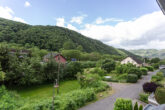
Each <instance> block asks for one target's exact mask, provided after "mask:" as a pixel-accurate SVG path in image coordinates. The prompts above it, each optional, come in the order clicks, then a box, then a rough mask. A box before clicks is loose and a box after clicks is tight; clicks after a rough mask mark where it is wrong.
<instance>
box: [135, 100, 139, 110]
mask: <svg viewBox="0 0 165 110" xmlns="http://www.w3.org/2000/svg"><path fill="white" fill-rule="evenodd" d="M134 110H139V108H138V103H137V102H136V103H135V105H134Z"/></svg>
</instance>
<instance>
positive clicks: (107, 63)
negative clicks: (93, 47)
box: [101, 59, 116, 73]
mask: <svg viewBox="0 0 165 110" xmlns="http://www.w3.org/2000/svg"><path fill="white" fill-rule="evenodd" d="M115 66H116V64H115V61H114V60H110V59H106V60H104V61H103V62H102V66H101V68H102V69H104V70H106V71H107V72H108V73H109V72H111V71H112V70H114V69H115Z"/></svg>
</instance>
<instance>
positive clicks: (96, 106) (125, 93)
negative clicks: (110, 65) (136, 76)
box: [79, 70, 158, 110]
mask: <svg viewBox="0 0 165 110" xmlns="http://www.w3.org/2000/svg"><path fill="white" fill-rule="evenodd" d="M157 71H158V70H157ZM157 71H154V72H149V74H148V75H147V76H144V77H143V78H142V79H141V80H139V81H138V82H137V83H135V84H126V85H125V86H122V85H121V87H120V86H119V87H118V89H117V91H116V92H115V94H113V95H111V96H109V97H107V98H104V99H102V100H99V101H97V102H94V103H92V104H89V105H87V106H85V107H82V108H80V109H79V110H113V105H114V103H115V101H116V99H117V98H119V97H120V98H130V99H132V100H134V99H137V98H138V96H139V93H140V92H142V85H143V84H144V83H145V82H147V81H150V79H151V76H152V75H153V74H156V72H157ZM117 86H118V85H117V84H116V83H112V87H114V88H115V89H116V87H117Z"/></svg>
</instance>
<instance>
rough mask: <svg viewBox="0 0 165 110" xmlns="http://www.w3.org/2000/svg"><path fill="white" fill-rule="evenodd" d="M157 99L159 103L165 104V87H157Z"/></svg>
mask: <svg viewBox="0 0 165 110" xmlns="http://www.w3.org/2000/svg"><path fill="white" fill-rule="evenodd" d="M155 99H156V100H157V102H158V103H159V104H165V88H161V87H158V88H157V89H156V92H155Z"/></svg>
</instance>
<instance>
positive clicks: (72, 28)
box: [66, 24, 78, 31]
mask: <svg viewBox="0 0 165 110" xmlns="http://www.w3.org/2000/svg"><path fill="white" fill-rule="evenodd" d="M66 28H68V29H71V30H74V31H78V29H77V28H76V27H75V26H73V25H72V24H67V27H66Z"/></svg>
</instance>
